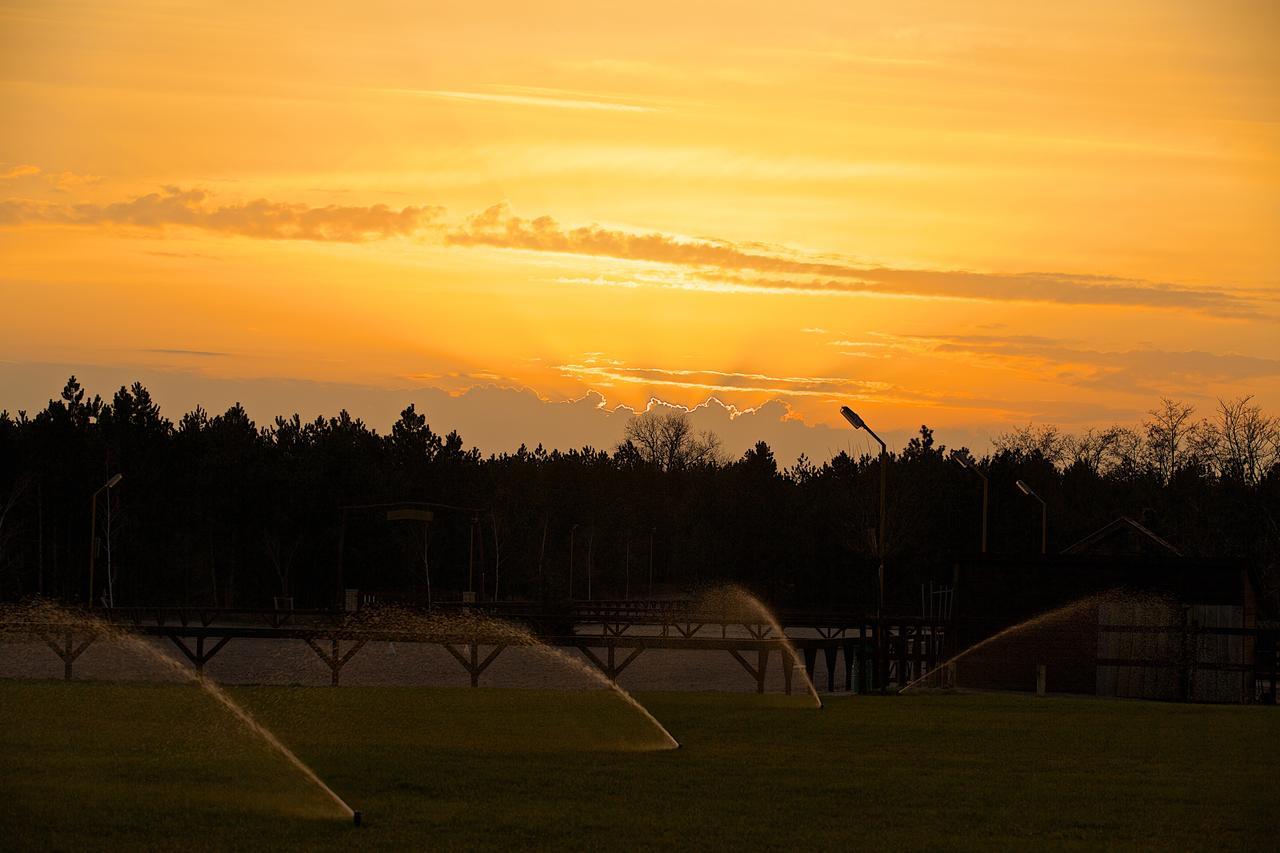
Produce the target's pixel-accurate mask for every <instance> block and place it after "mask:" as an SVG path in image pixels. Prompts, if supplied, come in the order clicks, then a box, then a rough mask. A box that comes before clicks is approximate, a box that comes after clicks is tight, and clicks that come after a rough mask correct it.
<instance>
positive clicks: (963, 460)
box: [952, 453, 991, 554]
mask: <svg viewBox="0 0 1280 853" xmlns="http://www.w3.org/2000/svg"><path fill="white" fill-rule="evenodd" d="M952 458H953V459H955V460H956V462H958V463H959V465H960V467H961V468H964V469H965V470H967V471H972V472H973V473H975V474H977V475H978V476H979V477H981V478H982V553H984V554H985V553H987V499H988V497H989V495H990V491H991V481H990V480H988V479H987V475H986V474H984V473H982V469H981V468H979V467H978V466H977V464H976V463H975V462H974V461H973V459H971V458H970V457H968V456H965V455H962V454H959V453H957V454H956V455H955V456H953V457H952Z"/></svg>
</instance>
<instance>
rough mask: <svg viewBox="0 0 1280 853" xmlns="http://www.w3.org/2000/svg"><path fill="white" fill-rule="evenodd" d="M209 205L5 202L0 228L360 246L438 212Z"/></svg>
mask: <svg viewBox="0 0 1280 853" xmlns="http://www.w3.org/2000/svg"><path fill="white" fill-rule="evenodd" d="M209 200H210V194H209V193H208V192H206V191H205V190H200V189H181V188H180V187H165V188H164V189H163V190H161V191H160V192H155V193H149V194H147V195H143V196H139V197H137V198H134V199H131V200H129V201H123V202H115V203H112V204H50V203H46V202H40V201H30V200H25V199H6V200H3V201H0V226H3V225H21V224H24V223H32V222H49V223H62V224H69V225H132V226H137V227H142V228H162V227H164V226H167V225H179V226H186V227H190V228H200V229H203V230H206V231H215V232H218V233H222V234H235V235H239V236H243V237H256V238H260V239H272V240H318V241H332V242H344V243H359V242H364V241H367V240H377V239H385V238H388V237H400V236H409V235H413V234H415V233H417V232H419V231H421V230H422V229H424V228H426V227H428V226H429V225H430V224H431V223H432V221H433V220H434V219H435V218H436V217H437V216H439V215H440V214H441V213H443V209H442V208H438V207H404V208H401V209H400V210H395V209H394V208H390V207H387V206H386V205H383V204H375V205H371V206H368V207H361V206H341V205H329V206H327V207H310V206H308V205H305V204H293V203H289V202H279V201H269V200H267V199H261V198H260V199H255V200H253V201H249V202H245V203H242V204H235V203H233V204H222V205H219V204H212V203H210V202H209Z"/></svg>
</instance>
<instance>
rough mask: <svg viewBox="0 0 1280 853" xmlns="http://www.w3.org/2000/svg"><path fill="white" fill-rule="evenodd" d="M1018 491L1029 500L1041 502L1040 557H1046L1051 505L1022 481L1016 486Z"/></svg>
mask: <svg viewBox="0 0 1280 853" xmlns="http://www.w3.org/2000/svg"><path fill="white" fill-rule="evenodd" d="M1016 485H1017V486H1018V491H1020V492H1022V493H1023V494H1024V495H1026V496H1027V497H1029V498H1035V499H1036V500H1038V501H1040V555H1041V556H1044V555H1045V554H1047V553H1049V505H1048V504H1046V503H1045V502H1044V498H1042V497H1040V496H1039V495H1037V494H1036V493H1035V492H1033V491H1032V490H1031V487H1030V486H1028V485H1027V484H1026V483H1025V482H1023V481H1022V480H1019V481H1018V482H1017V484H1016Z"/></svg>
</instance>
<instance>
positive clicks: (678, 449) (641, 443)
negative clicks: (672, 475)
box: [624, 410, 723, 471]
mask: <svg viewBox="0 0 1280 853" xmlns="http://www.w3.org/2000/svg"><path fill="white" fill-rule="evenodd" d="M624 435H625V437H626V438H625V441H624V444H625V443H628V442H629V443H630V444H631V445H632V446H633V447H634V448H635V450H636V452H637V453H638V454H639V456H640V458H641V459H642V460H644V461H645V462H647V463H649V464H651V465H654V466H656V467H658V468H660V469H661V470H663V471H675V470H678V469H680V468H689V467H694V466H697V465H718V464H720V463H721V462H722V461H723V460H722V459H721V451H720V439H719V438H717V437H716V435H715V434H714V433H711V432H706V431H704V432H701V433H697V434H695V433H694V431H693V424H692V423H691V422H690V419H689V416H688V414H686V413H684V412H657V411H653V410H650V411H648V412H645V413H644V414H642V415H638V416H636V417H634V418H632V419H631V420H629V421H627V426H626V430H625V432H624Z"/></svg>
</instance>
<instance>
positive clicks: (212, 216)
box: [0, 186, 1269, 319]
mask: <svg viewBox="0 0 1280 853" xmlns="http://www.w3.org/2000/svg"><path fill="white" fill-rule="evenodd" d="M443 215H444V209H443V208H441V207H436V206H406V207H402V208H400V209H396V208H393V207H389V206H387V205H384V204H375V205H369V206H359V205H329V206H326V207H312V206H309V205H306V204H300V203H292V202H282V201H272V200H269V199H263V198H259V199H255V200H253V201H248V202H242V203H241V202H235V203H226V204H219V203H217V202H216V201H215V200H214V199H213V197H212V195H211V194H210V193H209V192H207V191H206V190H203V189H183V188H181V187H172V186H171V187H165V188H164V189H162V190H161V191H159V192H154V193H149V194H147V195H143V196H139V197H137V198H133V199H130V200H128V201H122V202H115V203H110V204H95V203H81V204H61V203H50V202H45V201H36V200H29V199H20V198H11V199H6V200H3V201H0V226H16V225H22V224H25V223H63V224H69V225H98V224H111V225H131V226H138V227H145V228H162V227H164V226H169V225H173V226H186V227H191V228H199V229H203V230H207V231H212V232H218V233H223V234H235V235H241V236H247V237H255V238H260V239H275V240H317V241H335V242H351V243H357V242H366V241H371V240H380V239H387V238H392V237H405V236H415V235H419V234H423V233H425V232H428V231H430V232H432V235H433V238H434V239H438V240H439V241H441V242H443V243H444V245H447V246H456V247H487V248H496V249H514V250H522V251H528V252H542V253H549V254H550V253H556V254H565V255H578V256H584V257H605V258H614V259H617V260H620V261H628V262H644V263H648V264H652V265H659V268H657V269H652V268H651V269H648V270H636V272H635V274H626V275H618V274H614V273H602V274H597V275H596V276H594V277H592V278H589V279H583V278H577V279H565V280H571V281H576V282H578V283H589V284H592V285H600V286H609V287H652V288H676V289H685V290H704V291H712V292H726V293H742V292H754V293H773V294H795V295H851V296H853V295H877V296H886V297H897V298H915V299H921V298H928V299H939V298H940V299H962V300H982V301H996V302H1034V303H1046V304H1056V305H1078V306H1118V307H1142V308H1153V309H1170V310H1183V311H1193V312H1198V313H1201V314H1206V315H1210V316H1216V317H1223V318H1237V319H1238V318H1254V317H1260V316H1269V315H1268V314H1267V313H1266V312H1264V310H1263V309H1262V306H1263V305H1265V304H1267V300H1268V298H1269V294H1267V293H1264V292H1257V291H1243V290H1233V289H1229V288H1221V287H1220V288H1215V287H1189V286H1178V285H1173V284H1167V283H1162V282H1153V281H1144V280H1140V279H1131V278H1120V277H1115V276H1105V275H1079V274H1071V273H1058V272H1025V273H999V272H975V271H970V270H930V269H903V268H892V267H884V266H874V265H867V264H862V263H857V262H854V261H851V260H846V259H842V258H833V257H831V256H824V255H813V254H804V253H797V252H794V251H789V250H787V249H785V248H782V247H777V246H769V245H765V244H759V243H735V242H731V241H727V240H717V239H712V238H706V237H701V238H693V237H681V236H676V235H672V234H667V233H662V232H656V231H650V232H643V233H633V232H629V231H623V230H620V229H616V228H606V227H602V226H600V225H585V226H577V227H567V226H562V225H561V224H560V223H558V222H557V221H556V220H555V219H553V218H551V217H550V216H539V217H536V218H533V219H526V218H523V217H520V216H517V215H515V214H513V213H512V211H511V209H510V207H509V206H508V205H507V204H505V203H503V204H497V205H494V206H492V207H490V208H488V209H486V210H484V211H482V212H480V213H478V214H475V215H472V216H470V217H467V218H466V219H465V220H464V221H463V222H461V223H459V224H455V225H448V224H447V223H446V222H445V221H444V220H443Z"/></svg>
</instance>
